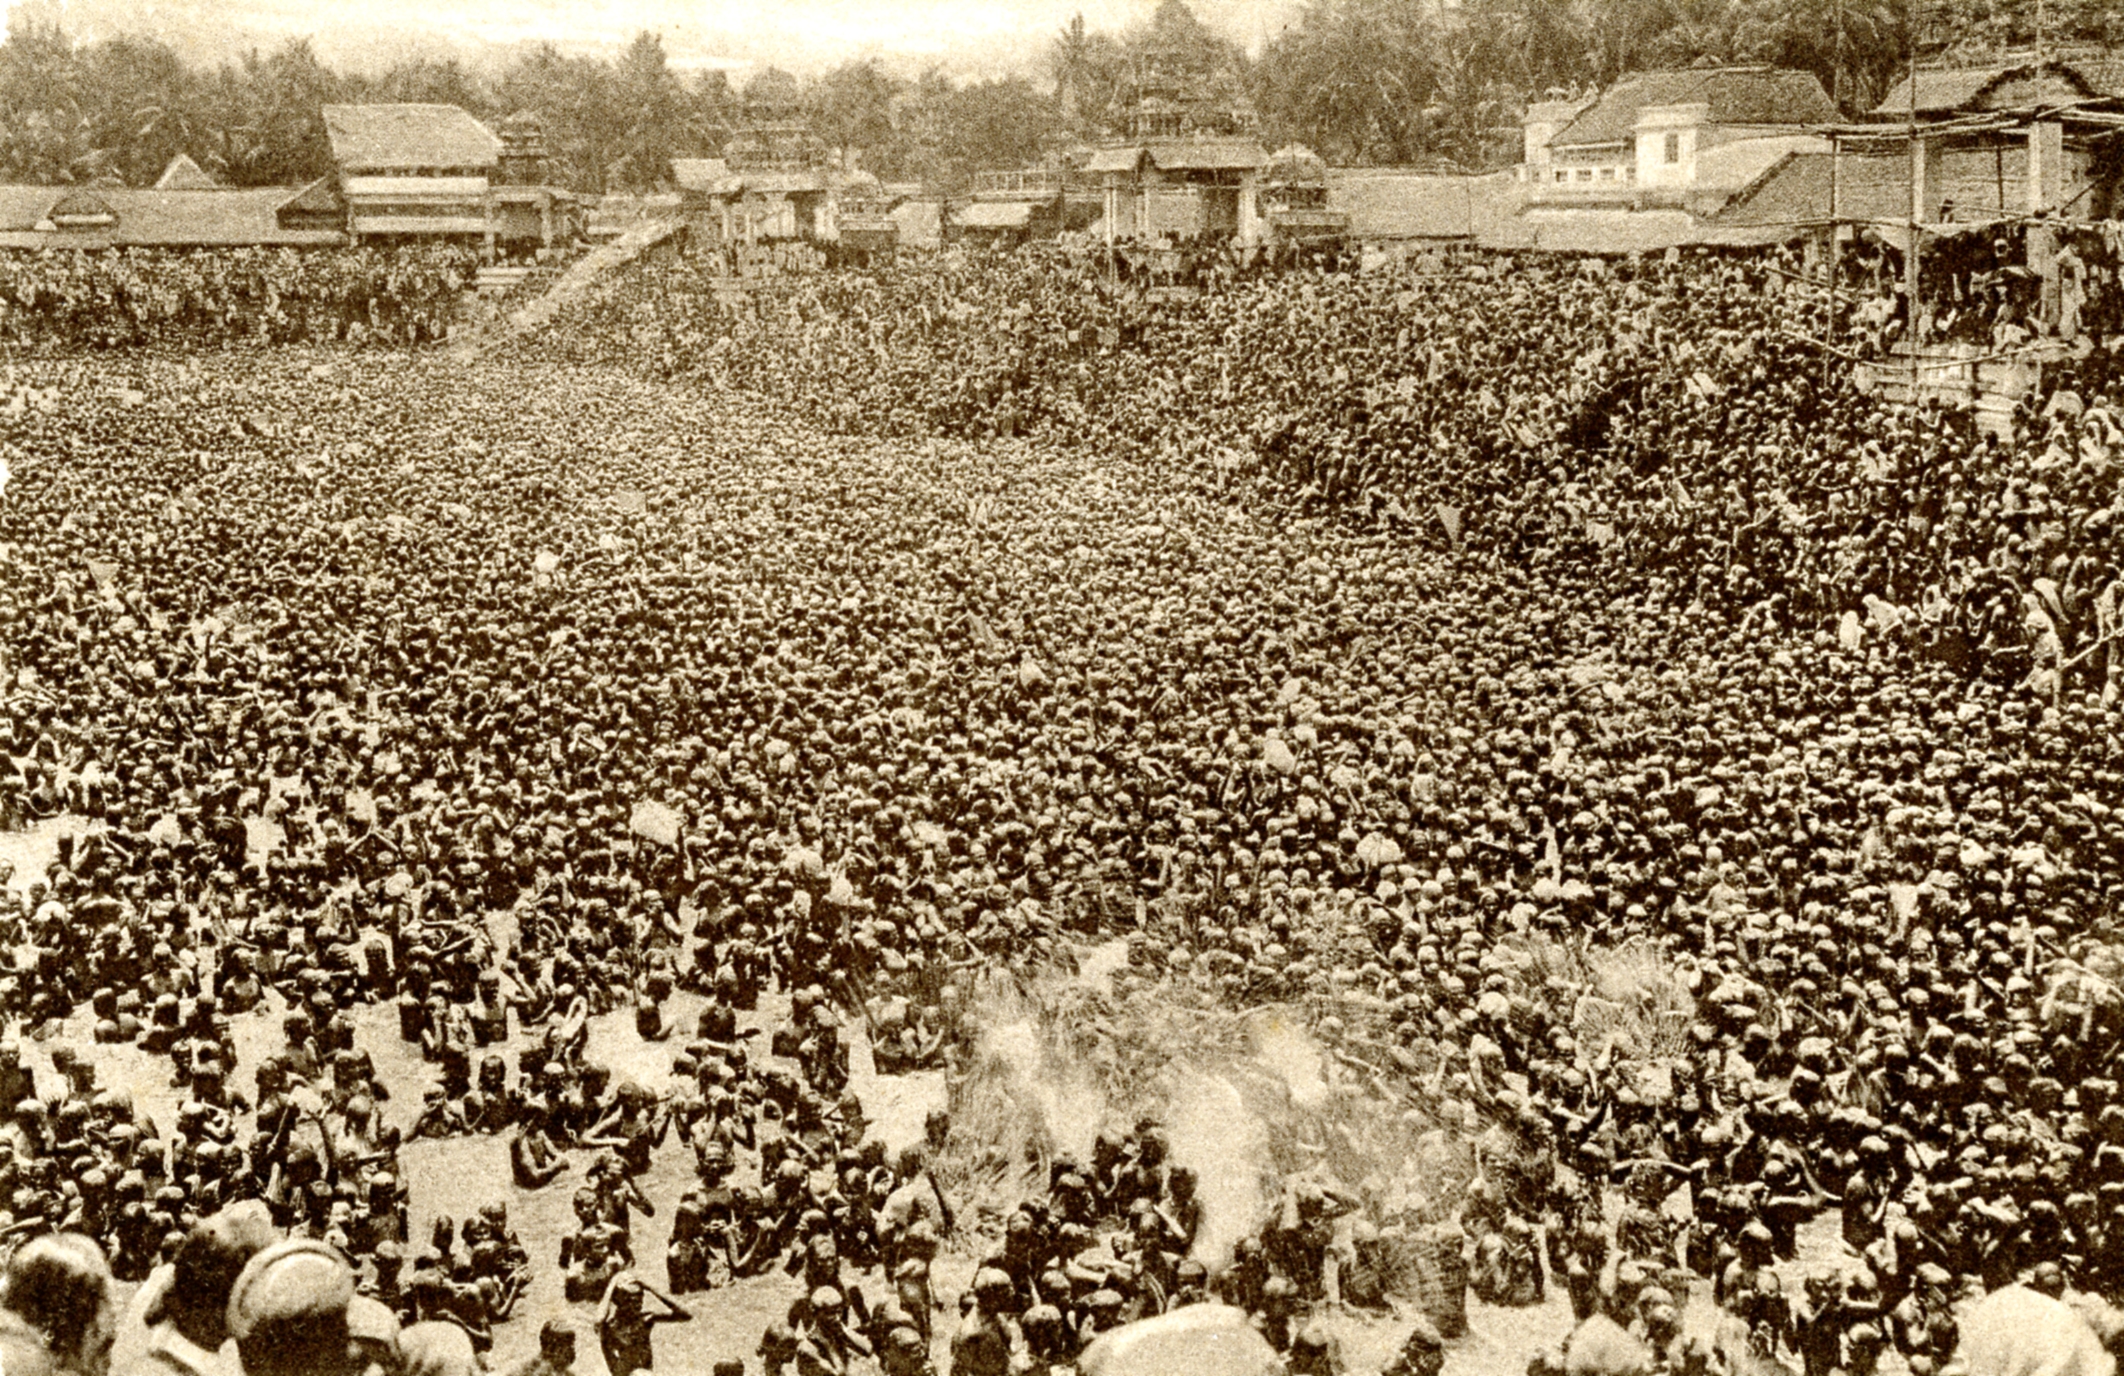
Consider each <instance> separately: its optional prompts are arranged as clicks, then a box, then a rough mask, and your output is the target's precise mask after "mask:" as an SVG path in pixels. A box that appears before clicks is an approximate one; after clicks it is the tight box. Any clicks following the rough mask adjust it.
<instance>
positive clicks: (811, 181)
mask: <svg viewBox="0 0 2124 1376" xmlns="http://www.w3.org/2000/svg"><path fill="white" fill-rule="evenodd" d="M737 180H738V181H739V182H740V183H742V184H743V186H744V189H745V190H747V191H756V192H759V193H761V194H763V195H769V196H798V195H802V194H804V193H806V192H812V191H824V190H825V189H826V182H825V179H824V178H822V177H820V176H819V174H818V173H816V172H793V171H792V172H784V171H774V170H771V169H770V170H766V171H760V172H741V173H739V174H738V176H737Z"/></svg>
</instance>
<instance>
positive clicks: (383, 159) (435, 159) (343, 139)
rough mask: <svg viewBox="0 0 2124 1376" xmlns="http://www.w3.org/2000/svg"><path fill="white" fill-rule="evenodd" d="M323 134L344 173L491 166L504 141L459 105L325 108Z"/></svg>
mask: <svg viewBox="0 0 2124 1376" xmlns="http://www.w3.org/2000/svg"><path fill="white" fill-rule="evenodd" d="M324 122H325V132H326V133H328V134H329V135H331V138H332V157H333V160H334V161H336V162H337V163H338V164H339V166H340V168H341V169H342V170H343V171H375V172H387V171H394V170H403V169H409V168H415V167H492V166H494V165H495V163H496V162H497V161H498V160H499V158H500V156H501V140H500V139H499V138H497V137H496V136H495V134H494V132H493V131H492V130H490V129H489V128H487V126H486V125H484V124H481V123H480V122H479V121H478V120H476V119H474V118H472V116H470V115H469V114H466V113H465V112H464V111H463V110H460V109H459V108H458V107H457V106H455V105H327V106H325V107H324Z"/></svg>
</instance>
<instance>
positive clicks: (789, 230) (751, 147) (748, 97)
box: [672, 70, 899, 262]
mask: <svg viewBox="0 0 2124 1376" xmlns="http://www.w3.org/2000/svg"><path fill="white" fill-rule="evenodd" d="M672 172H673V175H674V176H675V177H676V179H677V181H678V184H679V193H680V202H681V205H682V206H683V207H684V209H685V211H686V213H687V217H688V219H689V220H690V221H691V222H692V226H693V232H694V236H695V238H696V239H697V240H698V241H700V242H701V243H702V244H703V245H704V246H707V245H720V246H723V247H726V248H734V247H736V246H740V245H743V246H746V247H761V246H772V245H775V244H804V245H820V246H827V245H830V246H833V253H834V256H836V257H847V258H850V259H852V260H854V261H859V262H872V261H876V260H877V259H879V258H880V257H882V256H889V255H890V254H891V253H892V252H893V251H894V249H895V248H896V247H897V245H898V242H899V225H898V223H897V222H896V221H895V220H894V219H893V218H892V211H893V209H894V208H895V207H896V206H897V205H898V204H899V202H898V199H897V198H895V197H893V196H891V195H889V194H888V193H887V192H886V190H885V188H884V187H883V185H881V184H880V183H879V181H878V179H877V178H876V177H874V176H872V175H870V174H869V173H867V172H860V171H857V172H849V171H844V170H843V168H842V166H841V164H840V162H839V160H838V159H837V158H836V156H835V154H834V151H833V150H832V149H829V148H828V147H827V146H826V144H825V141H824V140H822V139H820V138H819V136H818V135H817V134H816V133H814V132H813V131H812V128H811V124H810V121H809V120H808V119H807V118H806V117H805V114H804V106H803V98H802V92H801V90H800V89H799V88H798V86H797V82H796V78H795V77H792V76H790V75H788V74H787V73H786V72H780V71H774V70H769V71H767V72H763V73H762V74H761V75H760V76H759V78H758V79H756V80H754V81H753V82H752V83H751V84H750V85H748V86H747V88H746V90H745V111H744V123H743V124H742V125H741V126H739V128H738V130H737V132H736V133H734V134H733V135H732V136H731V139H730V142H729V143H728V144H726V145H725V146H724V149H723V156H722V157H720V158H681V159H675V160H674V161H673V163H672ZM786 256H787V255H784V258H786Z"/></svg>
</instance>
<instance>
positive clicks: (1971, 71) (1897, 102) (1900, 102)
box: [1873, 62, 2100, 119]
mask: <svg viewBox="0 0 2124 1376" xmlns="http://www.w3.org/2000/svg"><path fill="white" fill-rule="evenodd" d="M2043 71H2044V73H2045V74H2046V75H2048V76H2052V77H2063V78H2064V79H2065V81H2066V83H2067V84H2068V85H2070V86H2073V87H2075V88H2077V89H2078V90H2079V91H2080V93H2081V94H2083V95H2095V94H2098V93H2099V90H2100V88H2098V87H2097V86H2096V85H2095V84H2094V83H2093V82H2091V81H2089V80H2088V79H2087V77H2086V76H2085V75H2084V74H2082V73H2081V72H2080V71H2079V69H2078V68H2077V67H2075V66H2074V65H2072V64H2070V63H2065V62H2046V63H2044V64H2043ZM2035 74H2036V66H2035V64H2034V63H2032V62H2022V63H2012V64H2002V65H1999V66H1993V67H1957V68H1951V69H1946V70H1942V71H1936V72H1919V73H1917V76H1916V78H1915V79H1916V81H1917V112H1918V113H1919V114H1920V115H1934V116H1938V115H1946V114H1954V113H1956V112H1958V111H1963V110H1968V109H1971V108H1973V107H1978V106H1980V105H1981V103H1982V101H1983V98H1984V96H1985V94H1986V93H1987V92H1989V91H1990V90H1991V89H1992V88H1993V87H1995V86H1998V85H2000V84H2002V83H2004V82H2006V81H2009V80H2012V79H2013V78H2015V77H2032V76H2034V75H2035ZM1911 80H1912V78H1911V77H1908V76H1906V77H1904V78H1903V79H1902V80H1901V81H1898V82H1897V83H1896V84H1895V86H1894V88H1893V89H1892V90H1890V91H1889V92H1888V94H1887V96H1886V98H1884V99H1883V100H1882V101H1881V103H1880V104H1878V105H1876V106H1874V107H1873V114H1874V115H1875V117H1877V118H1881V119H1887V118H1892V117H1895V116H1907V115H1909V113H1910V83H1911Z"/></svg>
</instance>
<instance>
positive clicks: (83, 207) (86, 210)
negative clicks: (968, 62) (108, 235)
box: [44, 186, 118, 220]
mask: <svg viewBox="0 0 2124 1376" xmlns="http://www.w3.org/2000/svg"><path fill="white" fill-rule="evenodd" d="M116 189H117V188H115V187H103V186H98V187H95V188H93V189H90V190H74V191H69V192H67V193H66V194H65V195H63V196H61V197H60V198H59V199H58V200H56V201H53V202H52V205H51V208H50V209H49V210H47V211H45V212H44V213H45V217H46V218H47V219H53V220H58V219H69V220H85V219H105V218H109V217H112V216H115V215H116V214H117V213H118V212H117V211H116V210H115V209H113V208H112V206H111V203H110V202H109V201H107V200H105V199H104V197H105V195H107V194H108V193H109V192H110V191H113V190H116Z"/></svg>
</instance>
